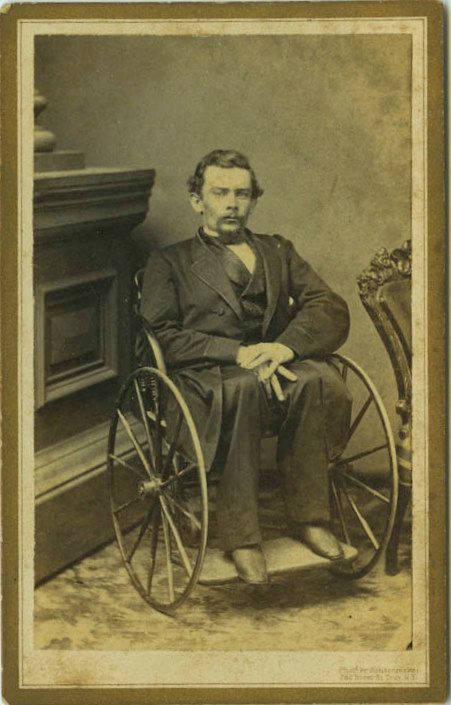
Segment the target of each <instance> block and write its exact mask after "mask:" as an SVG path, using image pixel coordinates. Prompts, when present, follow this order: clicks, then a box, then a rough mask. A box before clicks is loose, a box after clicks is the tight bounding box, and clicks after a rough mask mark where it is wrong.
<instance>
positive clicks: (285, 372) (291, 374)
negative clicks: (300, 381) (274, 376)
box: [277, 365, 297, 382]
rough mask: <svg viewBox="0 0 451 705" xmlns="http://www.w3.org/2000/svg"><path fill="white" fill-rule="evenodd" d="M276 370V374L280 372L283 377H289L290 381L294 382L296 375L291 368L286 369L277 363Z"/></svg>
mask: <svg viewBox="0 0 451 705" xmlns="http://www.w3.org/2000/svg"><path fill="white" fill-rule="evenodd" d="M277 372H278V374H281V375H282V376H283V377H286V379H289V380H290V382H296V380H297V375H295V373H294V372H292V371H291V370H287V368H286V367H284V366H283V365H279V367H278V368H277Z"/></svg>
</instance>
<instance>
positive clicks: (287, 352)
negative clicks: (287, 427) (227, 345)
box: [236, 343, 297, 401]
mask: <svg viewBox="0 0 451 705" xmlns="http://www.w3.org/2000/svg"><path fill="white" fill-rule="evenodd" d="M293 358H294V352H293V350H291V348H289V347H287V346H286V345H283V344H282V343H258V344H257V345H246V346H244V345H242V346H241V347H240V348H239V349H238V354H237V357H236V361H237V364H238V365H239V366H240V367H243V368H244V369H246V370H254V371H255V373H256V374H257V376H258V378H259V380H260V382H261V383H262V384H263V385H264V387H265V391H266V394H267V395H268V397H269V398H271V397H272V395H273V393H274V394H275V395H276V397H277V399H278V400H279V401H284V400H285V395H284V393H283V391H282V387H281V386H280V382H279V379H278V377H277V375H281V376H282V377H285V378H286V379H288V380H290V382H295V381H296V379H297V377H296V375H295V374H294V372H290V370H288V369H287V368H286V367H284V366H283V363H284V362H290V361H291V360H293Z"/></svg>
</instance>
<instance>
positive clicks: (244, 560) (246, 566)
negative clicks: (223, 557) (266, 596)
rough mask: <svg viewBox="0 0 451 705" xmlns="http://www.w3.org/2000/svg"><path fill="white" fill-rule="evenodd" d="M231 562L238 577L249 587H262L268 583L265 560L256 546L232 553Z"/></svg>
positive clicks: (238, 549) (239, 549) (237, 549)
mask: <svg viewBox="0 0 451 705" xmlns="http://www.w3.org/2000/svg"><path fill="white" fill-rule="evenodd" d="M232 558H233V562H234V563H235V568H236V570H237V573H238V576H239V577H240V578H241V580H244V582H245V583H249V584H250V585H263V584H264V583H267V582H268V574H267V572H266V560H265V556H264V554H263V551H262V549H261V548H260V546H259V545H258V544H254V545H252V546H242V547H241V548H236V549H235V550H234V551H232Z"/></svg>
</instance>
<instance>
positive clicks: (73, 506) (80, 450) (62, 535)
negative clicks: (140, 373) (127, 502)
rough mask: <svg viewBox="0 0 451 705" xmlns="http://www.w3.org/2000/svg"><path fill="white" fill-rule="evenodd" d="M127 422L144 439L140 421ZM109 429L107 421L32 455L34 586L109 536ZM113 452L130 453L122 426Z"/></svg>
mask: <svg viewBox="0 0 451 705" xmlns="http://www.w3.org/2000/svg"><path fill="white" fill-rule="evenodd" d="M129 422H130V423H131V425H132V427H133V429H134V433H135V435H137V437H138V439H139V440H142V441H144V440H145V439H144V438H143V437H142V436H143V434H141V433H140V429H139V424H137V422H136V421H134V420H133V418H131V419H130V418H129ZM108 432H109V423H108V422H107V423H102V424H99V425H97V426H95V427H94V428H92V429H91V430H90V431H87V432H84V433H80V434H77V435H76V436H72V438H69V439H67V440H66V441H62V442H61V443H57V444H55V445H53V446H51V447H49V448H46V449H45V450H42V451H40V452H39V453H37V454H36V456H35V463H36V467H35V506H36V509H35V552H34V554H35V583H36V584H39V583H41V582H42V581H44V580H46V579H48V578H49V577H51V576H52V575H55V574H56V573H58V572H60V571H61V570H64V569H65V568H67V567H68V566H70V565H72V564H73V563H75V562H76V561H78V560H80V559H81V558H83V557H84V556H86V555H88V554H89V553H92V552H93V551H96V550H98V549H99V548H101V547H102V546H104V545H105V544H108V543H110V542H111V541H113V540H114V531H113V523H112V518H111V510H110V501H109V495H108V485H107V477H106V455H107V439H108ZM116 453H117V454H118V455H119V456H120V457H123V458H126V457H127V456H128V454H129V453H130V442H129V441H128V437H127V436H126V433H125V431H123V430H122V429H119V430H118V435H117V436H116ZM137 511H138V512H139V507H138V510H137ZM131 521H134V519H133V518H131Z"/></svg>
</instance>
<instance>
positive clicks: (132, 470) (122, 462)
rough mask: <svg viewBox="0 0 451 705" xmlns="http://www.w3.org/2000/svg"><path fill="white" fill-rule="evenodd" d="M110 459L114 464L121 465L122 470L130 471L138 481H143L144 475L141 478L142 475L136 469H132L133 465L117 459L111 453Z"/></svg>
mask: <svg viewBox="0 0 451 705" xmlns="http://www.w3.org/2000/svg"><path fill="white" fill-rule="evenodd" d="M110 458H111V460H114V461H115V462H116V463H118V464H119V465H121V466H122V467H123V468H124V469H126V470H131V472H134V473H135V475H137V477H139V479H140V480H143V479H145V477H146V476H145V473H144V476H143V473H142V472H140V471H139V470H138V469H137V468H134V467H133V465H130V463H127V461H126V460H123V459H122V458H119V456H118V455H113V453H110Z"/></svg>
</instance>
